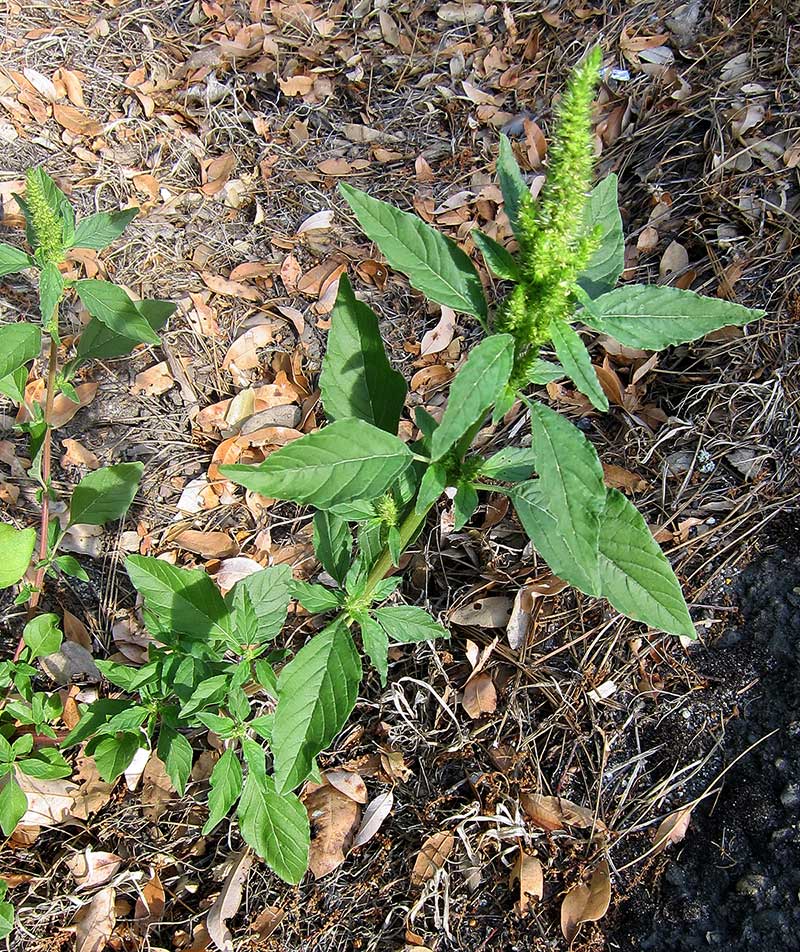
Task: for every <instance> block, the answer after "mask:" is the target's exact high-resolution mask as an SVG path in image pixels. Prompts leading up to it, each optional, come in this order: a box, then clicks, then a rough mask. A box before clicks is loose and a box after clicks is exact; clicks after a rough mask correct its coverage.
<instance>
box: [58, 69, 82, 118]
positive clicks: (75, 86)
mask: <svg viewBox="0 0 800 952" xmlns="http://www.w3.org/2000/svg"><path fill="white" fill-rule="evenodd" d="M58 77H59V79H60V80H61V82H62V83H63V84H64V88H65V89H66V91H67V98H68V99H69V101H70V102H71V103H72V105H73V106H77V107H78V108H79V109H85V108H86V103H85V101H84V99H83V86H82V85H81V80H80V77H79V76H78V74H77V73H74V72H73V71H72V70H71V69H67V68H66V66H62V67H61V69H60V70H58Z"/></svg>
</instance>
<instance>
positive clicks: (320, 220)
mask: <svg viewBox="0 0 800 952" xmlns="http://www.w3.org/2000/svg"><path fill="white" fill-rule="evenodd" d="M334 214H335V212H334V211H333V210H332V209H330V208H324V209H322V211H319V212H314V214H313V215H309V216H308V218H306V219H304V221H303V222H302V223H301V224H300V226H299V227H298V229H297V234H298V235H304V234H305V233H306V232H307V231H327V229H328V228H330V227H331V225H332V224H333V216H334Z"/></svg>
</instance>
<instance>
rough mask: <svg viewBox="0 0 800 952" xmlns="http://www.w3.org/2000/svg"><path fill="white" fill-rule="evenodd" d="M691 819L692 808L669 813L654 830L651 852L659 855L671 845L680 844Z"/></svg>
mask: <svg viewBox="0 0 800 952" xmlns="http://www.w3.org/2000/svg"><path fill="white" fill-rule="evenodd" d="M691 819H692V808H691V807H685V808H684V809H683V810H676V812H675V813H670V815H669V816H668V817H666V819H664V820H662V821H661V823H660V824H659V827H658V829H657V830H656V835H655V839H654V840H653V852H654V853H661V852H662V851H663V850H665V849H666V848H667V847H668V846H670V845H671V844H673V843H680V841H681V840H682V839H683V838H684V837H685V836H686V833H687V832H688V830H689V823H690V822H691Z"/></svg>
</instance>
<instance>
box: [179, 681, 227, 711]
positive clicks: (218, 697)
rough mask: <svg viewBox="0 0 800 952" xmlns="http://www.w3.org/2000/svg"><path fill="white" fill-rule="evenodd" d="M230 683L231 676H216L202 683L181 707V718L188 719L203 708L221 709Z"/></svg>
mask: <svg viewBox="0 0 800 952" xmlns="http://www.w3.org/2000/svg"><path fill="white" fill-rule="evenodd" d="M230 683H231V677H230V675H229V674H215V675H214V676H213V677H211V678H206V679H205V681H201V682H200V684H198V685H197V687H196V688H195V689H194V691H193V692H192V695H191V697H190V698H189V700H188V701H186V703H185V704H184V705H183V707H181V710H180V716H181V717H182V718H184V719H186V718H189V717H191V716H192V715H193V714H194V713H196V712H197V711H201V710H203V708H206V707H219V706H220V704H221V703H222V701H223V699H224V698H225V697H226V696H227V694H228V690H229V688H230Z"/></svg>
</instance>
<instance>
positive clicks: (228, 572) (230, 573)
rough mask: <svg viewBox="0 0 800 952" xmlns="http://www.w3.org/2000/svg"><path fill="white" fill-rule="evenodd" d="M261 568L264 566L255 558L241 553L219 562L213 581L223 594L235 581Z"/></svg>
mask: <svg viewBox="0 0 800 952" xmlns="http://www.w3.org/2000/svg"><path fill="white" fill-rule="evenodd" d="M263 568H264V566H263V565H261V564H259V563H258V562H256V560H255V559H248V558H247V557H246V556H243V555H240V556H236V557H235V558H232V559H225V561H224V562H222V563H221V564H220V566H219V568H218V569H217V571H216V573H215V575H214V581H215V582H216V583H217V585H218V586H219V588H220V589H221V590H222V594H223V595H224V594H225V593H226V592H229V591H230V590H231V589H232V588H233V586H234V585H235V584H236V583H237V582H239V581H241V580H242V579H243V578H247V576H248V575H252V574H253V573H254V572H260V571H261V569H263Z"/></svg>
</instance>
